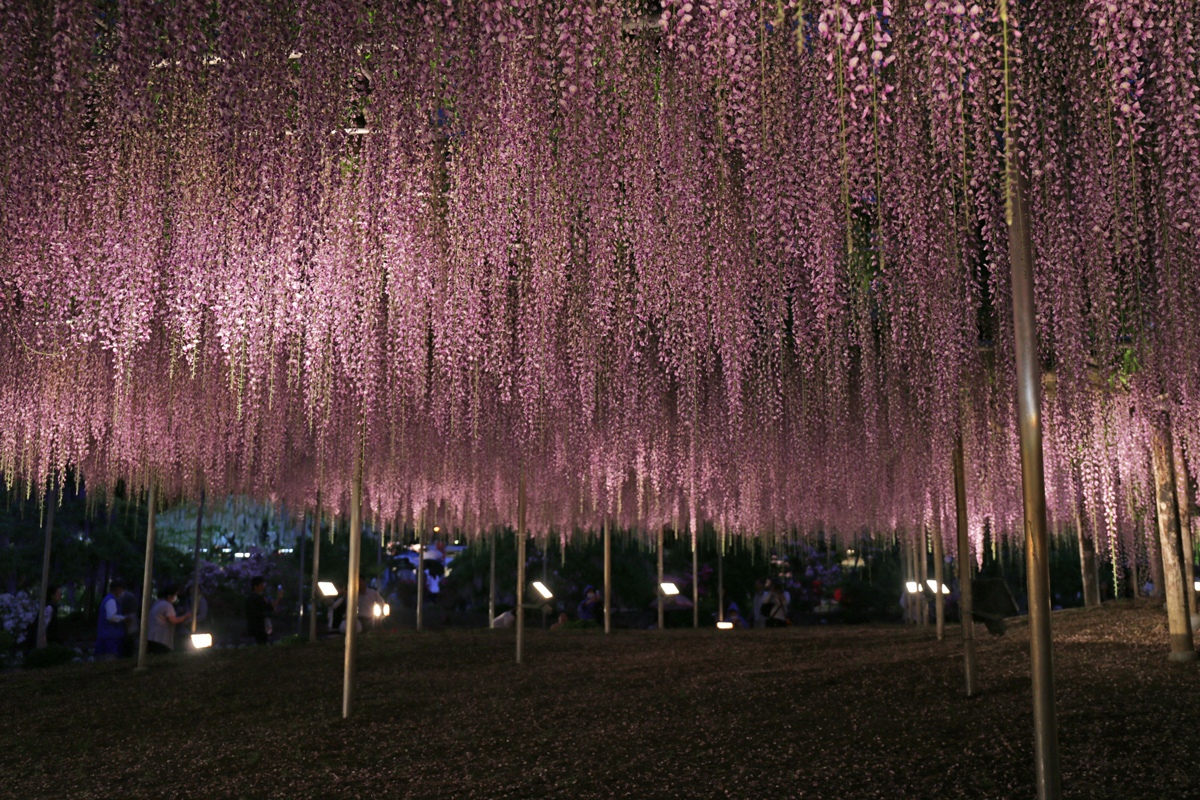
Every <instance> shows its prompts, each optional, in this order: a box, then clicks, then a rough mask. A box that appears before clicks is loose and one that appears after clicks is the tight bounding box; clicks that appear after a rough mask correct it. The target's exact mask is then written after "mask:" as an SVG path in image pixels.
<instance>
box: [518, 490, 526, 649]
mask: <svg viewBox="0 0 1200 800" xmlns="http://www.w3.org/2000/svg"><path fill="white" fill-rule="evenodd" d="M524 644H525V470H524V468H522V469H521V477H520V478H518V479H517V663H518V664H520V663H521V650H522V647H523V645H524Z"/></svg>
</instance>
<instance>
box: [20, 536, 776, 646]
mask: <svg viewBox="0 0 1200 800" xmlns="http://www.w3.org/2000/svg"><path fill="white" fill-rule="evenodd" d="M400 561H401V562H402V563H409V564H410V567H411V566H415V565H411V562H409V561H408V560H407V558H403V559H401V560H400ZM427 566H428V565H427ZM410 571H411V569H410ZM433 572H437V570H436V567H435V568H434V570H433ZM390 574H391V576H392V578H393V579H394V580H401V581H402V580H405V578H409V579H411V577H410V576H406V575H403V574H402V569H396V570H394V571H391V573H390ZM428 577H429V578H430V579H431V581H436V580H437V578H438V577H440V576H438V575H436V574H429V576H428ZM382 583H383V585H384V587H386V586H387V579H386V578H385V579H384V580H383V581H382ZM190 586H191V585H190V584H189V585H188V587H185V590H184V592H183V595H184V597H185V598H186V602H185V603H184V604H183V605H182V606H180V605H179V600H180V590H179V588H178V587H177V586H175V585H174V584H168V585H166V586H163V587H162V588H160V589H159V591H158V600H157V602H155V603H154V605H153V606H151V608H150V616H149V625H148V636H147V638H148V647H149V651H150V652H151V653H170V652H174V651H175V650H176V638H175V630H176V628H177V627H178V626H179V625H182V624H184V623H187V622H189V621H191V619H192V617H193V616H195V617H196V624H197V626H198V630H199V629H201V628H202V627H203V625H204V623H206V622H207V620H208V605H207V602H206V601H205V599H204V597H203V596H200V597H199V598H198V602H197V603H196V608H192V607H191V604H192V595H191V592H190ZM433 586H434V587H436V582H435V583H433ZM433 595H434V597H435V598H436V588H434V590H433ZM282 599H283V588H282V587H281V586H280V587H277V588H276V591H275V593H274V594H273V595H270V594H268V592H267V582H266V579H265V578H264V577H263V576H256V577H254V578H253V579H252V580H251V581H250V586H249V592H248V593H247V595H246V598H245V623H246V627H245V634H246V637H247V638H248V639H252V640H253V641H254V642H256V643H258V644H268V643H269V642H270V641H271V639H272V636H273V633H274V631H273V626H272V616H273V614H274V613H275V610H276V608H277V607H278V605H279V603H280V601H281V600H282ZM752 599H753V610H752V614H751V616H750V617H749V618H746V617H744V616H743V615H742V613H741V611H740V609H739V608H738V605H737V603H732V602H731V603H729V605H728V607H727V608H726V610H725V614H724V619H725V621H728V622H731V623H733V625H734V627H735V628H743V629H748V628H751V627H753V628H776V627H785V626H788V625H790V624H791V621H790V619H789V614H790V610H791V600H792V598H791V595H790V593H789V592H788V591H787V589H786V588H785V587H784V586H783V585H782V584H781V583H780V582H778V581H772V580H770V579H764V580H759V581H757V582H756V584H755V587H754V593H753V596H752ZM61 600H62V591H61V589H60V588H59V587H56V586H51V587H49V591H48V601H47V604H46V606H45V608H44V609H43V617H42V619H41V620H39V623H40V624H42V625H44V626H45V630H46V639H47V641H48V642H51V643H57V642H60V641H61V635H60V632H59V623H58V607H59V605H60V603H61ZM383 608H388V603H387V602H386V601H385V600H384V598H383V595H382V594H381V593H380V591H379V589H377V588H376V587H375V586H374V585H372V584H369V583H367V582H366V581H365V580H363V579H362V578H361V577H360V578H359V584H358V608H357V614H356V615H355V618H356V619H355V624H356V626H357V628H356V629H357V630H358V631H363V630H364V629H367V628H368V627H370V626H371V625H372V622H373V621H374V620H377V619H378V618H379V616H380V611H379V609H383ZM327 614H328V616H327V623H326V624H327V626H328V630H329V631H330V632H331V633H332V632H336V633H339V634H344V633H345V631H346V624H347V623H346V593H345V592H344V591H340V592H339V593H338V595H337V598H336V600H333V601H332V602H331V603H330V604H329V606H328V609H327ZM603 614H604V597H603V594H602V593H601V592H600V591H599V590H598V589H596V587H594V586H590V585H589V586H587V587H586V588H585V589H584V591H583V597H582V599H581V600H580V601H579V603H578V605H577V606H576V607H575V619H576V620H578V621H581V622H585V623H599V622H600V621H602V619H603ZM714 616H715V615H714ZM556 620H557V621H556V622H555V623H554V624H553V625H552V626H551V629H552V630H558V629H560V628H563V627H565V626H566V625H567V624H568V623H569V622H571V617H570V615H569V614H568V612H567V610H566V609H565V608H561V607H560V609H559V614H558V616H557V618H556ZM515 621H516V618H515V615H514V614H513V611H511V610H509V611H506V612H504V613H503V614H500V615H499V616H497V617H496V618H495V619H494V620H493V623H492V625H493V627H496V628H506V627H511V626H512V625H513V624H515ZM138 634H139V601H138V598H137V597H135V596H134V594H133V593H131V592H130V591H129V590H128V589H127V588H126V586H125V584H124V583H123V582H122V581H120V580H113V581H112V582H111V583H110V584H109V591H108V593H107V594H106V595H105V596H104V599H103V600H102V601H101V603H100V613H99V620H98V622H97V626H96V643H95V656H96V658H97V659H109V658H121V657H127V656H132V655H134V654H135V653H136V652H137V646H138V641H137V639H138Z"/></svg>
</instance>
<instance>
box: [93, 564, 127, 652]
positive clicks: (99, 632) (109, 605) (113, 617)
mask: <svg viewBox="0 0 1200 800" xmlns="http://www.w3.org/2000/svg"><path fill="white" fill-rule="evenodd" d="M124 594H125V584H123V583H121V582H120V581H110V582H109V584H108V594H106V595H104V599H103V600H101V601H100V619H99V621H98V622H97V623H96V650H95V654H96V658H118V657H119V656H120V655H121V650H122V645H123V644H124V642H125V617H123V616H122V615H121V598H122V597H123V596H124Z"/></svg>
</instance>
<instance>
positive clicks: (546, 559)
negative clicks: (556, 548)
mask: <svg viewBox="0 0 1200 800" xmlns="http://www.w3.org/2000/svg"><path fill="white" fill-rule="evenodd" d="M549 567H550V529H549V528H547V529H546V533H545V535H544V536H542V586H545V585H546V576H547V572H546V570H547V569H549ZM546 625H547V622H546V605H545V604H544V603H543V604H542V629H543V630H545V628H546Z"/></svg>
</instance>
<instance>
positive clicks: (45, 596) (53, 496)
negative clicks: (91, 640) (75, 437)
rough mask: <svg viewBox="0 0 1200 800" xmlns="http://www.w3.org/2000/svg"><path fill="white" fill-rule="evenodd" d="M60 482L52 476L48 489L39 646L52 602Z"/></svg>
mask: <svg viewBox="0 0 1200 800" xmlns="http://www.w3.org/2000/svg"><path fill="white" fill-rule="evenodd" d="M57 483H58V481H57V479H56V477H53V476H52V477H51V478H50V486H49V488H48V489H46V505H45V508H46V546H45V548H44V549H43V550H42V590H41V595H40V597H41V602H40V603H39V604H38V615H37V621H36V624H37V642H36V645H37V647H38V648H42V647H45V646H46V604H47V603H49V602H50V597H49V592H48V590H49V588H50V541H51V539H53V538H54V506H55V504H56V503H57V502H58V497H57V494H58V493H57V492H56V491H54V490H55V488H56V484H57Z"/></svg>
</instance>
